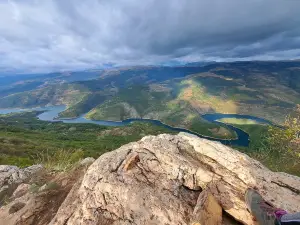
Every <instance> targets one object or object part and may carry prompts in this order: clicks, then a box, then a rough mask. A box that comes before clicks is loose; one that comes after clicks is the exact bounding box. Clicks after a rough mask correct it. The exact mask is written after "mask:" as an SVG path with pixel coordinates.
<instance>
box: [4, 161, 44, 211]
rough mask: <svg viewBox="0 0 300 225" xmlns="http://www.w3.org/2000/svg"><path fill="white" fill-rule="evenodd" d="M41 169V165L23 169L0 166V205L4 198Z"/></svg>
mask: <svg viewBox="0 0 300 225" xmlns="http://www.w3.org/2000/svg"><path fill="white" fill-rule="evenodd" d="M42 169H43V166H42V165H33V166H30V167H27V168H25V169H20V168H19V167H16V166H8V165H0V205H1V202H2V199H3V198H4V196H6V195H7V194H9V192H11V193H12V192H13V191H14V189H16V187H17V186H18V185H19V184H21V183H23V182H24V181H26V180H28V179H30V177H32V176H33V175H36V174H37V173H38V172H40V171H41V170H42Z"/></svg>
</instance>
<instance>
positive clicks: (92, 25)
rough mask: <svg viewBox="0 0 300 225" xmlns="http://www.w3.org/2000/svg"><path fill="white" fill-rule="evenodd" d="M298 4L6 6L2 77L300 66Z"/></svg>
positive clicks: (241, 0) (58, 2) (291, 0)
mask: <svg viewBox="0 0 300 225" xmlns="http://www.w3.org/2000/svg"><path fill="white" fill-rule="evenodd" d="M299 12H300V1H299V0H0V73H10V72H20V73H30V72H51V71H61V70H81V69H89V68H101V67H102V66H105V65H144V64H160V63H166V62H169V61H172V62H174V61H175V62H181V63H182V62H183V63H184V62H196V61H237V60H281V59H296V58H300V13H299Z"/></svg>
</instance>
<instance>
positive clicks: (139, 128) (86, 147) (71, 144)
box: [0, 112, 173, 167]
mask: <svg viewBox="0 0 300 225" xmlns="http://www.w3.org/2000/svg"><path fill="white" fill-rule="evenodd" d="M36 115H37V112H24V113H16V114H10V115H0V164H9V165H17V166H21V167H25V166H29V165H32V164H33V163H35V162H38V161H39V160H41V159H43V160H46V159H47V157H50V158H51V157H52V159H53V158H56V157H58V156H59V154H62V152H64V151H78V150H80V151H83V153H84V157H88V156H91V157H98V156H100V155H101V154H103V153H105V152H108V151H111V150H114V149H117V148H118V147H120V146H122V145H124V144H126V143H129V142H132V141H137V140H140V139H141V138H142V137H143V136H145V135H158V134H160V133H173V131H170V130H168V129H166V128H163V127H158V126H154V125H152V124H148V123H133V124H131V125H130V126H126V127H119V128H111V127H104V126H99V125H94V124H65V123H61V122H54V123H50V122H45V121H40V120H38V119H37V118H36ZM56 152H58V153H57V154H56ZM59 152H60V153H59ZM43 154H44V158H43V157H42V155H43Z"/></svg>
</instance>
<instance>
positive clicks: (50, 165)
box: [36, 149, 84, 171]
mask: <svg viewBox="0 0 300 225" xmlns="http://www.w3.org/2000/svg"><path fill="white" fill-rule="evenodd" d="M83 157H84V151H83V150H81V149H79V150H77V149H76V150H65V149H59V150H57V151H55V152H49V151H46V152H43V153H41V154H39V155H38V156H37V160H36V161H37V163H39V164H43V165H44V166H45V168H46V169H48V170H52V171H67V170H69V169H71V168H72V167H73V166H74V164H75V163H77V162H78V161H80V160H81V159H83Z"/></svg>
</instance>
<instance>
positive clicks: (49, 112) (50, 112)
mask: <svg viewBox="0 0 300 225" xmlns="http://www.w3.org/2000/svg"><path fill="white" fill-rule="evenodd" d="M65 108H66V107H65V106H49V107H41V108H32V109H0V114H8V113H15V112H23V111H32V110H39V111H45V112H43V113H41V114H39V115H38V118H39V119H40V120H43V121H50V122H57V121H61V122H64V123H92V124H98V125H102V126H114V127H119V126H127V125H129V124H130V123H133V122H136V121H139V122H149V123H152V124H155V125H158V126H162V127H165V128H168V129H170V130H173V131H178V132H187V133H190V134H194V135H196V136H198V137H201V138H206V139H208V140H212V141H219V142H221V143H222V144H225V145H237V146H245V147H246V146H248V145H249V143H250V140H249V134H247V133H246V132H244V131H243V130H241V129H239V128H236V127H234V126H232V125H228V124H225V123H222V122H219V121H218V120H220V119H223V118H237V119H251V120H254V121H256V122H259V123H264V124H269V125H271V124H272V123H271V122H269V121H267V120H265V119H262V118H258V117H254V116H248V115H238V114H221V113H214V114H205V115H202V118H204V119H205V120H207V121H209V122H212V123H215V124H218V125H225V126H227V127H228V128H229V129H231V130H233V131H235V132H236V134H237V139H232V140H224V139H219V138H212V137H207V136H204V135H201V134H198V133H195V132H193V131H190V130H187V129H184V128H178V127H172V126H169V125H167V124H164V123H162V122H161V121H159V120H152V119H127V120H123V121H119V122H116V121H106V120H97V121H96V120H89V119H86V118H85V114H84V115H82V116H80V117H78V118H74V119H55V118H57V117H58V114H59V113H60V112H62V111H64V110H65Z"/></svg>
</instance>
